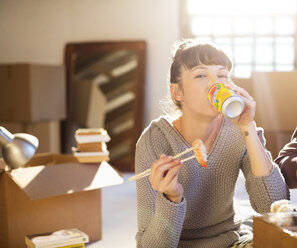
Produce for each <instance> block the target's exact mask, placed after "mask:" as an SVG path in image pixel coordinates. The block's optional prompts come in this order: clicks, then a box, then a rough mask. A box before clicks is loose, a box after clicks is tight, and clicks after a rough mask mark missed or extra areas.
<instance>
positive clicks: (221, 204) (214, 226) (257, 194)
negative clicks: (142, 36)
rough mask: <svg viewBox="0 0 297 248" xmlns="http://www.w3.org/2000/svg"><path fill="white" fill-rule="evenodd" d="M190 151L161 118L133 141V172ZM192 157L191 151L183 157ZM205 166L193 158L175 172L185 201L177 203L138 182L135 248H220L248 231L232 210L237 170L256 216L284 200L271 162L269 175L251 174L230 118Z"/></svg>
mask: <svg viewBox="0 0 297 248" xmlns="http://www.w3.org/2000/svg"><path fill="white" fill-rule="evenodd" d="M258 136H259V138H260V140H261V141H262V143H263V144H264V143H265V140H264V138H263V130H262V129H258ZM190 147H191V146H190V144H188V143H187V142H186V141H185V140H184V138H183V137H182V136H181V135H180V134H179V133H178V132H177V131H176V129H175V128H173V126H172V124H171V123H170V121H169V120H168V119H167V118H166V117H164V116H163V117H160V118H159V119H158V120H155V121H153V122H152V123H151V124H150V126H149V127H148V128H146V130H144V132H143V134H142V135H141V137H140V138H139V140H138V142H137V145H136V171H135V172H136V173H140V172H142V171H144V170H146V169H148V168H150V166H151V164H152V163H153V162H154V161H156V160H157V159H158V158H159V156H160V154H161V153H164V154H166V155H175V154H178V153H180V152H182V151H184V150H186V149H188V148H190ZM268 154H269V156H270V153H269V152H268ZM192 155H194V154H193V152H190V153H189V154H186V155H184V156H183V157H182V158H185V157H188V156H192ZM270 157H271V156H270ZM207 164H208V168H204V167H202V166H201V165H200V164H199V163H198V162H197V160H195V159H192V160H189V161H187V162H185V163H184V165H183V167H182V169H181V171H180V174H179V182H180V183H181V184H182V185H183V187H184V197H183V200H182V202H181V203H178V204H177V203H173V202H171V201H169V200H168V199H167V198H166V197H165V196H164V195H163V194H162V193H160V192H156V191H155V190H153V188H152V186H151V183H150V181H149V177H145V178H142V179H139V180H138V181H137V182H136V187H137V211H138V213H137V215H138V232H137V234H136V241H137V247H141V248H145V247H148V248H152V247H154V248H155V247H156V248H162V247H164V248H170V247H187V248H192V247H193V248H194V247H199V248H204V247H205V248H216V247H218V248H224V247H230V246H231V245H232V244H234V243H235V242H236V241H237V240H238V239H239V237H240V236H241V235H244V234H246V233H247V232H248V231H247V230H243V228H242V227H241V221H240V219H239V218H237V216H236V215H235V213H234V209H233V196H234V189H235V184H236V180H237V177H238V173H239V170H240V169H241V170H242V171H243V173H244V175H245V178H246V188H247V191H248V193H249V197H250V201H251V205H252V207H253V208H254V209H255V210H256V211H257V212H259V213H264V212H268V211H269V209H270V205H271V203H272V202H274V201H277V200H280V199H287V198H288V190H287V187H286V185H285V182H284V179H283V177H282V175H281V173H280V171H279V169H278V167H277V166H276V165H275V164H273V169H272V171H271V173H270V174H269V175H268V176H263V177H255V176H253V174H252V173H251V169H250V163H249V157H248V154H247V150H246V146H245V142H244V140H243V138H242V136H241V134H240V133H239V131H238V129H237V127H236V126H235V125H234V124H233V123H232V122H231V121H230V120H228V119H224V121H223V124H222V128H221V130H220V133H219V135H218V137H217V139H216V140H215V143H214V145H213V147H212V148H211V150H210V152H209V154H208V161H207ZM242 226H243V225H242Z"/></svg>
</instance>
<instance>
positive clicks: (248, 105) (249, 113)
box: [224, 82, 256, 128]
mask: <svg viewBox="0 0 297 248" xmlns="http://www.w3.org/2000/svg"><path fill="white" fill-rule="evenodd" d="M224 85H225V86H226V87H227V88H229V89H231V90H233V91H234V92H235V93H236V94H238V95H239V96H240V97H242V99H243V100H244V109H243V112H242V113H241V115H240V116H239V117H237V118H233V119H231V120H232V122H233V123H234V124H235V125H237V127H238V128H241V127H244V126H248V125H249V124H250V123H252V122H253V121H254V117H255V111H256V102H255V101H254V99H253V98H252V97H251V96H250V95H249V93H248V92H247V91H246V90H244V89H243V88H240V87H239V86H237V85H235V84H234V83H233V82H224Z"/></svg>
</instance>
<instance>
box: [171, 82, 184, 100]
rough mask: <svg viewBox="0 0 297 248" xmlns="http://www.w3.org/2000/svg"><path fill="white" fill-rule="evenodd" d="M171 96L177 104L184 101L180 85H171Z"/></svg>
mask: <svg viewBox="0 0 297 248" xmlns="http://www.w3.org/2000/svg"><path fill="white" fill-rule="evenodd" d="M170 94H171V98H172V99H173V100H175V101H177V102H182V100H183V94H182V90H181V89H180V87H179V85H178V84H177V83H176V84H170Z"/></svg>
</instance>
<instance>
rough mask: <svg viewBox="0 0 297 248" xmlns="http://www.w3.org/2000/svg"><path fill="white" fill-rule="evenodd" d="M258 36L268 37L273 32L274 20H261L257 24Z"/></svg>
mask: <svg viewBox="0 0 297 248" xmlns="http://www.w3.org/2000/svg"><path fill="white" fill-rule="evenodd" d="M255 30H256V34H261V35H266V34H272V32H273V20H272V19H271V18H260V19H258V20H256V23H255Z"/></svg>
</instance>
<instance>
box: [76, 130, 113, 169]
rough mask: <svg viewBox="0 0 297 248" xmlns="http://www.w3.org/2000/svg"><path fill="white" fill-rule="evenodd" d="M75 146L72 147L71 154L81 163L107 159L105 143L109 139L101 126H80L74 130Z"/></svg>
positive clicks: (107, 153)
mask: <svg viewBox="0 0 297 248" xmlns="http://www.w3.org/2000/svg"><path fill="white" fill-rule="evenodd" d="M74 137H75V140H76V144H77V147H72V152H73V155H74V156H75V157H76V158H77V160H78V161H79V162H81V163H98V162H101V161H109V151H108V150H107V145H106V143H107V142H108V141H110V137H109V135H108V133H107V131H106V130H105V129H103V128H80V129H77V130H76V131H75V135H74Z"/></svg>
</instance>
